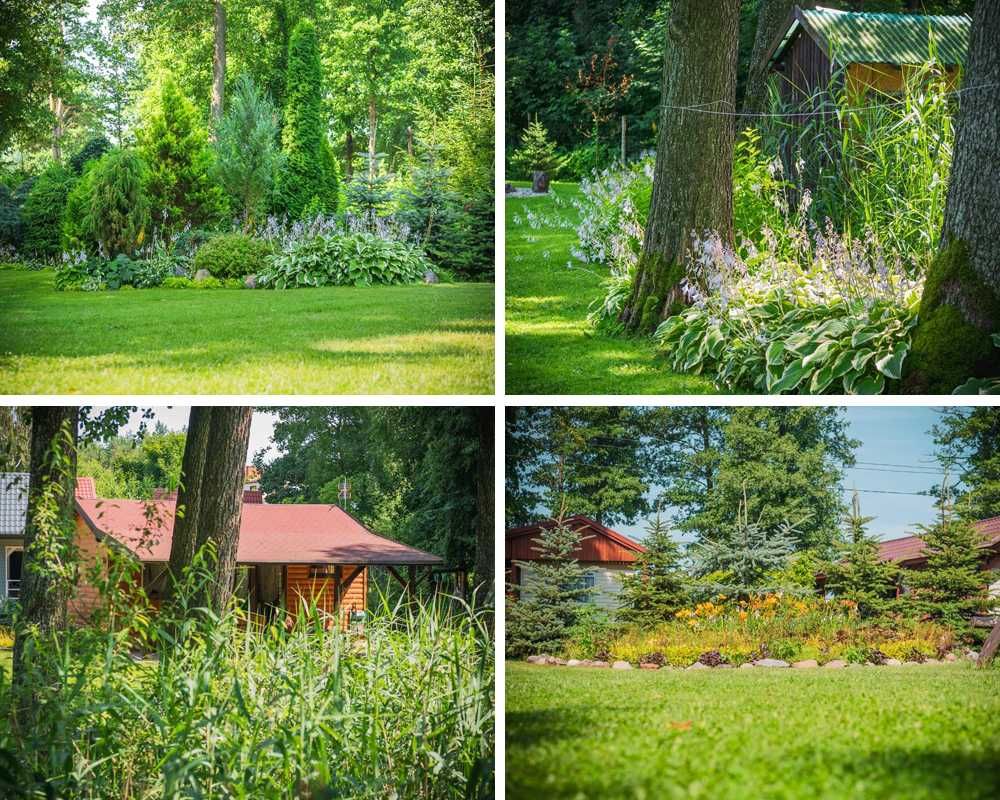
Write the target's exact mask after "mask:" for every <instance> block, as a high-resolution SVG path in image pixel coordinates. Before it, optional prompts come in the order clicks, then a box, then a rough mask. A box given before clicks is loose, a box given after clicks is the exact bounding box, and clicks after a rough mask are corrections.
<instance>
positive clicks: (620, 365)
mask: <svg viewBox="0 0 1000 800" xmlns="http://www.w3.org/2000/svg"><path fill="white" fill-rule="evenodd" d="M518 185H526V184H518ZM551 191H552V192H553V193H554V194H555V195H556V196H557V197H558V198H559V201H564V202H559V203H558V204H557V201H556V199H554V198H553V197H551V196H550V197H522V198H510V197H508V198H507V200H506V225H507V227H506V249H507V254H506V263H505V270H506V374H507V378H506V383H507V392H508V394H707V393H712V392H714V391H715V389H714V387H713V385H712V384H711V383H710V382H709V381H707V380H706V379H704V378H700V377H696V376H689V375H677V374H675V373H673V372H671V371H670V370H669V369H668V368H667V366H666V364H665V363H664V361H663V360H662V359H658V358H657V356H656V351H655V350H654V349H653V343H652V340H650V339H649V338H648V337H645V338H638V337H636V338H630V337H613V336H603V335H596V334H594V332H593V331H592V329H591V328H590V326H589V325H588V324H587V313H588V310H589V307H590V304H591V303H592V302H593V301H594V300H595V299H597V298H599V297H602V296H603V290H602V289H601V286H600V283H601V281H602V280H603V278H605V277H606V276H607V270H606V269H605V268H603V267H600V266H593V265H586V264H580V263H579V262H577V261H575V260H574V261H573V262H572V268H568V267H567V262H569V261H570V260H571V257H570V248H571V247H572V246H573V244H574V243H575V241H576V237H575V234H574V231H573V227H572V225H575V224H576V222H577V220H578V214H577V211H576V209H575V208H573V206H572V205H571V203H570V202H569V201H570V199H571V198H572V197H574V196H577V195H579V188H578V187H577V185H576V184H573V183H553V184H552V186H551ZM529 209H530V210H531V211H533V212H534V214H536V215H538V216H539V217H541V218H542V219H543V221H544V222H547V223H550V224H542V225H540V226H539V227H537V228H534V229H533V228H531V227H530V226H529V224H528V221H527V211H528V210H529ZM557 220H559V221H561V222H559V223H558V224H551V223H553V222H556V221H557Z"/></svg>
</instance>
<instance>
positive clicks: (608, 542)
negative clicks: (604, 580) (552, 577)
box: [505, 514, 646, 564]
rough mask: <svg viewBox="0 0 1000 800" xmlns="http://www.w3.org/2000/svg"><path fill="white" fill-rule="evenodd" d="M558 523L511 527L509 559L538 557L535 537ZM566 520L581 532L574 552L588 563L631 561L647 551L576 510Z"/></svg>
mask: <svg viewBox="0 0 1000 800" xmlns="http://www.w3.org/2000/svg"><path fill="white" fill-rule="evenodd" d="M557 524H558V523H557V522H556V520H554V519H548V520H544V521H542V522H535V523H532V524H531V525H523V526H521V527H519V528H508V529H507V536H506V556H505V557H506V559H507V560H508V561H512V560H517V561H534V560H536V559H537V558H538V553H537V551H536V546H535V544H534V541H533V540H534V539H536V538H537V537H538V535H539V534H540V533H541V532H542V531H543V530H550V529H552V528H554V527H555V526H556V525H557ZM563 524H564V525H566V526H567V527H569V528H572V529H573V530H575V531H578V532H579V533H580V536H581V541H580V547H579V549H578V550H577V551H576V552H574V553H573V558H575V559H577V561H585V562H588V563H615V564H620V563H628V562H631V561H635V558H636V555H638V554H639V553H645V552H646V548H645V547H643V546H642V545H641V544H639V543H638V542H636V541H634V540H632V539H630V538H629V537H627V536H625V535H624V534H621V533H619V532H618V531H615V530H612V529H611V528H608V527H606V526H604V525H601V523H599V522H596V521H595V520H592V519H591V518H590V517H585V516H583V515H582V514H577V515H575V516H572V517H567V518H566V519H564V520H563Z"/></svg>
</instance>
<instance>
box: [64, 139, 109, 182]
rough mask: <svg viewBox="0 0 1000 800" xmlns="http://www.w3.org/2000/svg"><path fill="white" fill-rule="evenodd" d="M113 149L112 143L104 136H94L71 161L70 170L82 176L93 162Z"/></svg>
mask: <svg viewBox="0 0 1000 800" xmlns="http://www.w3.org/2000/svg"><path fill="white" fill-rule="evenodd" d="M110 149H111V142H109V141H108V137H107V136H104V135H103V134H101V135H99V136H93V137H91V138H90V139H88V140H87V141H86V142H84V143H83V146H82V147H81V148H80V149H79V150H78V151H77V152H76V153H75V154H74V155H73V157H72V158H70V160H69V166H70V169H72V170H73V172H75V173H76V174H77V175H80V174H81V173H82V172H83V171H84V168H85V167H86V166H87V164H89V163H90V162H91V161H96V160H97V159H99V158H100V157H101V156H103V155H104V154H105V153H106V152H108V151H109V150H110Z"/></svg>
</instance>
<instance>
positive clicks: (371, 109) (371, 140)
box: [368, 97, 378, 180]
mask: <svg viewBox="0 0 1000 800" xmlns="http://www.w3.org/2000/svg"><path fill="white" fill-rule="evenodd" d="M377 131H378V109H377V108H376V107H375V98H374V97H369V98H368V178H369V179H370V180H375V172H376V170H375V166H376V164H375V134H376V132H377Z"/></svg>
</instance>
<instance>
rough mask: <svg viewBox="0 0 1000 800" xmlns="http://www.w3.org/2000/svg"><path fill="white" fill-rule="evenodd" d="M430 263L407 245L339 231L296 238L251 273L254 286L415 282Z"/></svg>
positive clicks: (368, 235) (421, 276)
mask: <svg viewBox="0 0 1000 800" xmlns="http://www.w3.org/2000/svg"><path fill="white" fill-rule="evenodd" d="M431 266H432V265H431V263H430V262H429V261H428V260H427V259H426V258H425V257H424V255H423V254H422V253H421V252H420V251H419V250H418V249H417V248H416V247H413V246H412V245H409V244H405V243H404V242H396V241H391V240H388V239H382V238H380V237H378V236H376V235H375V234H372V233H345V234H334V235H328V236H316V237H314V238H311V239H304V240H302V241H300V242H297V243H295V244H293V245H292V246H291V247H290V248H289V249H288V250H287V251H286V252H284V253H281V254H279V255H276V256H274V257H272V258H271V261H270V265H269V266H268V267H267V268H266V269H265V270H264V271H263V272H261V273H260V274H259V275H258V276H257V277H258V282H259V283H260V285H262V286H267V287H270V288H274V289H289V288H293V287H296V286H343V285H355V286H366V285H369V284H375V283H416V282H418V281H420V280H421V279H422V278H423V275H424V272H425V271H426V270H428V269H431Z"/></svg>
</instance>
